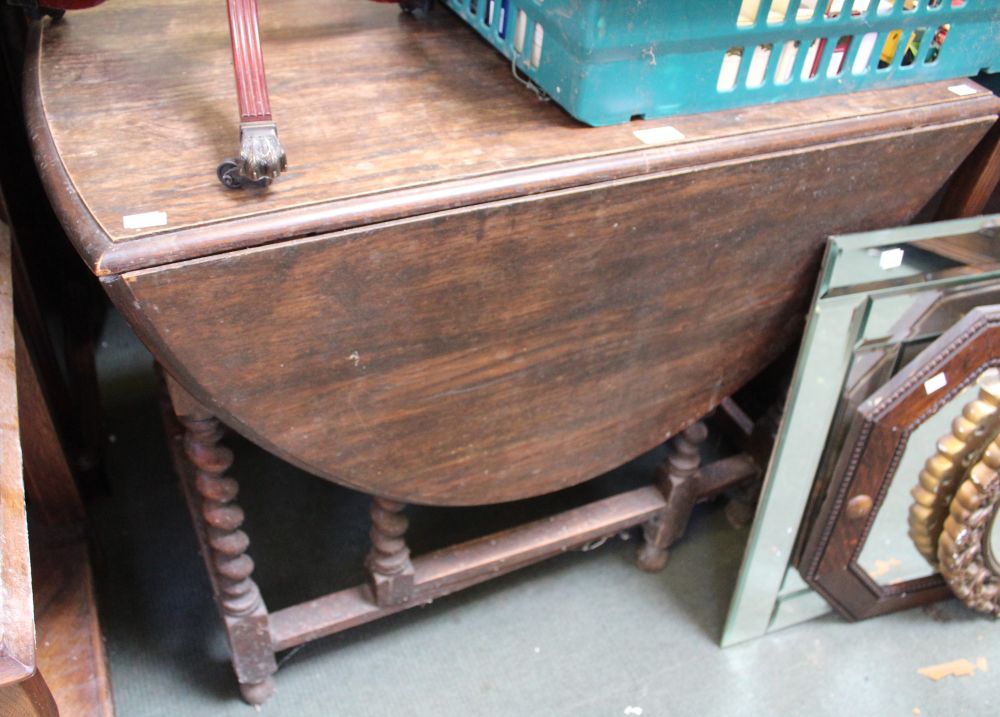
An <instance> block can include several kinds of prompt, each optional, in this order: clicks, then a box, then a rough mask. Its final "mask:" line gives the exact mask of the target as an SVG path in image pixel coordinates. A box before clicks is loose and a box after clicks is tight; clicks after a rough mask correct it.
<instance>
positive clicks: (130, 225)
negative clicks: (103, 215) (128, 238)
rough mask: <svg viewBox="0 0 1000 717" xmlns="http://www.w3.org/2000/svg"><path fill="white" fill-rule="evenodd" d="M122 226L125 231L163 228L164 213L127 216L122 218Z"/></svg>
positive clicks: (165, 222)
mask: <svg viewBox="0 0 1000 717" xmlns="http://www.w3.org/2000/svg"><path fill="white" fill-rule="evenodd" d="M122 225H123V226H124V227H125V228H126V229H148V228H149V227H165V226H166V225H167V213H166V212H146V213H145V214H129V215H127V216H124V217H122Z"/></svg>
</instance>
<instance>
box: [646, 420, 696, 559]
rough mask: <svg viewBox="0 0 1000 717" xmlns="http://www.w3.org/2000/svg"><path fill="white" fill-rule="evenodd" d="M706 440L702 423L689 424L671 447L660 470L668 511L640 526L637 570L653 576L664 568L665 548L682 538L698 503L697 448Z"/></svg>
mask: <svg viewBox="0 0 1000 717" xmlns="http://www.w3.org/2000/svg"><path fill="white" fill-rule="evenodd" d="M706 438H708V428H706V427H705V424H704V423H702V422H701V421H698V422H697V423H694V424H692V425H691V426H689V427H688V428H687V429H685V430H684V432H683V433H681V434H680V435H679V436H677V437H676V438H674V440H673V441H672V442H671V444H670V454H669V456H668V457H667V460H666V462H665V463H664V464H663V465H662V466H661V467H660V472H659V487H660V490H661V491H663V497H664V498H665V499H666V501H667V507H666V508H664V509H663V511H661V512H660V513H658V514H657V515H655V516H653V518H651V519H650V520H649V521H648V522H647V523H646V524H645V525H643V538H644V541H643V544H642V546H641V547H640V548H639V557H638V562H639V567H640V568H642V569H643V570H648V571H650V572H655V571H657V570H662V569H663V568H664V567H666V564H667V557H668V555H669V552H668V548H669V547H670V545H671V544H672V543H673V542H674V541H675V540H677V539H678V538H680V537H681V535H683V534H684V529H685V528H686V527H687V522H688V518H689V517H690V515H691V509H692V508H693V507H694V504H695V503H696V502H697V501H698V498H699V494H698V487H697V485H696V483H697V479H696V475H695V474H696V473H697V472H698V467H699V466H700V465H701V454H700V452H699V451H700V449H699V447H700V446H701V444H702V443H704V442H705V439H706Z"/></svg>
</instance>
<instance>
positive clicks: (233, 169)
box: [215, 159, 271, 189]
mask: <svg viewBox="0 0 1000 717" xmlns="http://www.w3.org/2000/svg"><path fill="white" fill-rule="evenodd" d="M215 176H217V177H218V178H219V181H220V182H222V186H224V187H225V188H226V189H243V188H244V187H256V188H259V189H263V188H265V187H268V186H270V184H271V178H270V177H261V178H260V179H250V178H249V177H244V176H243V175H242V174H241V173H240V163H239V162H238V161H237V160H235V159H224V160H222V161H221V162H220V163H219V166H218V167H217V168H216V170H215Z"/></svg>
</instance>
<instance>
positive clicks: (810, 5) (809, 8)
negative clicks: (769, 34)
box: [795, 0, 816, 22]
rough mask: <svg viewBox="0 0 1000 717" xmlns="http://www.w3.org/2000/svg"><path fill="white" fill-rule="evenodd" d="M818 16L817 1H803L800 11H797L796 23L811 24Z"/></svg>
mask: <svg viewBox="0 0 1000 717" xmlns="http://www.w3.org/2000/svg"><path fill="white" fill-rule="evenodd" d="M815 14H816V0H802V2H801V3H800V4H799V9H798V10H796V11H795V21H796V22H809V21H810V20H812V19H813V15H815Z"/></svg>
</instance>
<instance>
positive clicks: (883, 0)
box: [878, 0, 896, 15]
mask: <svg viewBox="0 0 1000 717" xmlns="http://www.w3.org/2000/svg"><path fill="white" fill-rule="evenodd" d="M895 5H896V0H878V14H879V15H888V14H889V13H891V12H892V9H893V7H894V6H895Z"/></svg>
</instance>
